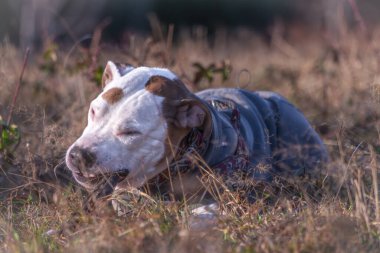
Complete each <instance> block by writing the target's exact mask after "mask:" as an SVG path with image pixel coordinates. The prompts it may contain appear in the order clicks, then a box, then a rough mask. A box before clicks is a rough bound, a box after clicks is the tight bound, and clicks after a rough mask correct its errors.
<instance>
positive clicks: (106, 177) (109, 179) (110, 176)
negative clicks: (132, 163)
mask: <svg viewBox="0 0 380 253" xmlns="http://www.w3.org/2000/svg"><path fill="white" fill-rule="evenodd" d="M128 174H129V171H128V170H123V171H117V172H109V173H100V174H82V173H80V172H73V175H74V178H75V179H76V180H77V181H78V182H79V183H81V184H82V185H83V186H84V187H85V188H87V189H88V190H91V191H93V192H96V195H97V197H104V196H107V195H110V194H111V193H112V192H113V190H114V189H115V187H116V185H117V184H118V183H120V182H122V181H124V180H125V179H126V178H127V176H128Z"/></svg>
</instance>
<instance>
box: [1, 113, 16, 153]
mask: <svg viewBox="0 0 380 253" xmlns="http://www.w3.org/2000/svg"><path fill="white" fill-rule="evenodd" d="M0 130H1V131H0V132H1V138H0V152H2V153H5V154H10V153H12V152H13V151H14V150H15V149H16V147H17V145H18V144H19V142H20V131H19V128H18V126H17V125H15V124H10V125H8V124H7V122H5V121H4V120H3V118H2V117H1V116H0Z"/></svg>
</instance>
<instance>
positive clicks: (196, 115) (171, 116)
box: [145, 76, 211, 165]
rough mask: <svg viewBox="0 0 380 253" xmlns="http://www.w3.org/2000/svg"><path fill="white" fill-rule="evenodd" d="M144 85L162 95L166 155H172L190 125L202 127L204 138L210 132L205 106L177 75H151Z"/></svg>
mask: <svg viewBox="0 0 380 253" xmlns="http://www.w3.org/2000/svg"><path fill="white" fill-rule="evenodd" d="M145 89H146V90H147V91H149V92H151V93H153V94H155V95H157V96H161V97H164V98H165V100H164V102H163V115H164V117H165V119H166V121H167V123H168V137H167V146H166V157H164V159H163V160H164V161H162V162H164V163H165V165H166V160H165V158H169V159H168V160H169V161H170V160H171V159H173V158H174V156H175V154H176V153H177V150H178V147H179V145H180V143H181V141H182V140H183V138H184V137H185V136H186V135H187V134H188V133H189V132H190V130H191V129H192V128H199V129H201V130H202V131H203V134H204V138H208V137H209V136H210V134H211V115H210V112H209V109H208V107H207V106H206V105H205V104H204V103H203V102H202V100H200V99H199V98H198V97H197V96H195V95H194V94H193V93H191V92H190V91H189V90H188V89H187V88H186V86H185V85H184V84H183V83H182V81H181V80H179V79H174V80H171V79H168V78H166V77H163V76H153V77H151V78H150V79H149V80H148V82H147V83H146V85H145Z"/></svg>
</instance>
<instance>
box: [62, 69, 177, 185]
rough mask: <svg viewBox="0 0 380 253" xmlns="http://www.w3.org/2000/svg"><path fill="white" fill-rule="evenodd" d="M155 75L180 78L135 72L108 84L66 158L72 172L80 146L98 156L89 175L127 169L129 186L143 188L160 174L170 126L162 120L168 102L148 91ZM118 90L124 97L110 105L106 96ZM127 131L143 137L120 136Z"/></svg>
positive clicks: (150, 71) (165, 73)
mask: <svg viewBox="0 0 380 253" xmlns="http://www.w3.org/2000/svg"><path fill="white" fill-rule="evenodd" d="M109 64H111V69H112V67H114V69H112V71H115V72H117V69H116V67H115V65H114V64H113V63H112V62H111V63H109ZM154 75H160V76H164V77H166V78H170V79H174V78H175V77H176V76H175V75H174V74H173V73H172V72H170V71H169V70H167V69H160V68H148V67H139V68H135V69H133V70H131V71H129V72H128V73H127V74H126V75H124V76H121V77H119V78H116V79H114V80H113V81H111V82H110V83H109V84H107V86H106V87H105V89H104V91H103V92H102V93H101V94H99V96H98V97H97V98H96V99H94V100H93V101H92V102H91V107H90V112H89V116H88V125H87V127H86V128H85V129H84V131H83V134H82V136H81V137H80V138H79V139H78V140H77V141H75V143H74V144H73V145H72V146H71V147H70V148H69V150H68V152H67V155H66V163H67V165H68V167H69V168H70V169H71V170H73V169H74V168H73V167H74V166H73V165H72V164H71V163H70V159H69V156H68V154H69V152H70V150H71V148H72V147H73V146H75V145H77V146H79V147H81V148H86V149H88V150H90V151H91V152H93V153H94V154H95V155H96V158H97V160H96V164H95V165H94V166H93V167H92V168H90V169H88V171H87V172H88V174H87V175H98V174H103V173H109V172H117V171H121V170H125V169H127V170H129V175H128V177H127V181H128V183H129V184H130V185H132V186H134V187H139V186H141V185H142V184H144V183H145V182H146V180H147V179H149V178H151V177H153V176H155V175H156V174H158V173H160V171H158V170H157V168H155V166H156V164H157V163H158V161H160V160H161V159H162V158H163V156H164V152H165V139H166V136H167V123H166V121H165V119H164V118H163V116H162V102H163V100H164V98H163V97H159V96H156V95H154V94H152V93H151V92H149V91H147V90H146V89H145V84H146V83H147V81H148V80H149V78H150V77H151V76H154ZM115 87H118V88H121V89H122V90H123V93H124V96H123V98H122V99H121V100H120V101H118V102H116V103H114V104H112V105H110V104H108V103H107V101H105V100H104V99H103V98H102V95H103V94H104V93H105V92H107V91H108V90H109V89H111V88H115ZM91 110H94V112H95V117H92V116H91ZM126 129H137V130H138V131H140V132H141V133H142V134H141V135H135V136H133V135H132V136H129V135H120V133H122V132H123V131H125V130H126ZM74 177H75V174H74ZM76 179H77V181H79V183H81V184H82V185H84V186H85V187H90V186H89V185H86V184H85V183H84V182H81V181H80V180H78V178H77V177H76Z"/></svg>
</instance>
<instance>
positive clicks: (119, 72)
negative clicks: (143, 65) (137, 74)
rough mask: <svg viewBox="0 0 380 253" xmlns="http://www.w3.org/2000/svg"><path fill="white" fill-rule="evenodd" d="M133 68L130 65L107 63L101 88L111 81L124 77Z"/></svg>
mask: <svg viewBox="0 0 380 253" xmlns="http://www.w3.org/2000/svg"><path fill="white" fill-rule="evenodd" d="M133 68H134V67H133V66H132V65H130V64H121V63H114V62H112V61H108V62H107V66H106V68H105V69H104V72H103V76H102V88H104V87H106V86H107V84H109V83H110V82H112V81H113V80H115V79H117V78H120V77H122V76H124V75H125V74H127V73H128V72H130V71H131V70H132V69H133Z"/></svg>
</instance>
